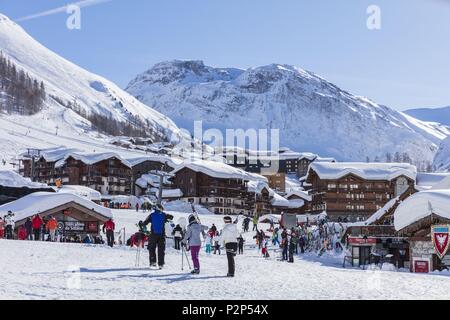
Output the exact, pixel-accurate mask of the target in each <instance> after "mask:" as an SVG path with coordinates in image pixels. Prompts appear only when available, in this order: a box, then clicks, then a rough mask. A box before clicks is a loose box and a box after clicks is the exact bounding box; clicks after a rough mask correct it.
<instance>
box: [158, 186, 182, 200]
mask: <svg viewBox="0 0 450 320" xmlns="http://www.w3.org/2000/svg"><path fill="white" fill-rule="evenodd" d="M152 191H154V192H155V193H156V194H158V191H159V189H157V188H152ZM162 197H163V199H170V198H181V197H183V191H181V190H180V189H163V191H162Z"/></svg>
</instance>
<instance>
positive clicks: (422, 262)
mask: <svg viewBox="0 0 450 320" xmlns="http://www.w3.org/2000/svg"><path fill="white" fill-rule="evenodd" d="M413 266H414V270H413V271H414V272H415V273H428V272H430V259H421V258H413Z"/></svg>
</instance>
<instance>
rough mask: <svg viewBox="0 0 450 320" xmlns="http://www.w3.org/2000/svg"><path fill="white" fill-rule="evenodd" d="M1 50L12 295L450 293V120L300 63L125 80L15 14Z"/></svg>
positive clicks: (0, 185)
mask: <svg viewBox="0 0 450 320" xmlns="http://www.w3.org/2000/svg"><path fill="white" fill-rule="evenodd" d="M0 52H1V53H0V161H1V162H0V298H1V299H142V298H144V299H160V300H161V299H162V300H164V299H205V300H210V299H232V300H245V299H254V300H266V299H280V300H291V299H295V300H298V299H300V300H303V299H344V300H353V299H450V252H449V251H448V249H449V245H450V238H449V236H450V144H449V141H450V140H449V139H450V138H449V137H450V127H449V126H448V125H446V124H441V123H438V122H430V121H426V120H420V119H418V118H415V117H413V116H410V115H408V114H406V113H403V112H399V111H395V110H394V109H390V108H388V107H386V106H383V105H378V104H376V103H375V102H372V101H371V100H369V99H367V98H362V97H358V96H354V95H352V94H350V93H348V92H346V91H344V90H341V89H339V88H338V87H337V86H335V85H333V84H331V83H330V82H327V81H326V80H324V79H323V78H321V77H319V76H316V75H315V74H313V73H312V72H308V71H305V70H303V69H300V68H297V67H292V66H287V65H276V64H274V65H269V66H263V67H259V68H252V69H249V70H240V69H233V68H224V69H217V68H212V67H208V66H205V65H204V64H203V62H201V61H181V60H180V61H178V60H177V61H167V62H162V63H160V64H158V65H156V66H155V67H153V68H152V69H151V70H148V71H146V72H145V73H143V74H141V75H139V76H137V77H136V79H134V80H132V81H131V82H130V84H129V86H128V88H127V89H126V91H125V90H122V89H120V88H119V87H118V86H116V85H115V84H113V83H112V82H110V81H108V80H106V79H104V78H102V77H100V76H97V75H95V74H92V73H90V72H88V71H86V70H84V69H82V68H81V67H78V66H77V65H75V64H73V63H71V62H69V61H67V60H65V59H64V58H62V57H60V56H59V55H57V54H56V53H54V52H52V51H50V50H48V49H47V48H45V47H44V46H43V45H41V44H40V43H38V42H37V41H36V40H34V39H33V38H32V37H31V36H30V35H28V34H27V33H26V32H25V31H24V30H23V29H22V28H21V27H20V26H19V25H18V24H16V23H15V22H13V21H11V20H10V19H9V18H8V17H6V16H3V15H0ZM289 90H291V92H290V93H289V94H286V91H289ZM219 91H220V93H219ZM270 99H274V102H273V103H271V102H270ZM275 100H276V101H275ZM266 104H267V105H266ZM283 106H288V109H289V108H291V109H289V110H288V111H286V108H284V107H283ZM205 108H209V109H208V110H206V109H205ZM307 108H310V109H311V111H309V109H307ZM224 110H225V111H226V112H225V111H224ZM267 110H270V111H267ZM295 110H297V111H295ZM307 110H308V111H307ZM291 113H292V115H291ZM324 114H332V116H330V117H328V116H325V115H324ZM302 117H303V118H302ZM333 117H334V118H333ZM180 119H181V120H184V123H188V122H193V121H194V120H203V121H205V122H207V123H208V124H214V125H216V123H218V124H217V125H218V128H220V129H224V128H223V127H220V123H222V124H223V123H226V122H227V123H231V124H232V125H233V126H237V127H236V128H243V129H244V130H242V131H244V132H245V130H247V129H249V128H250V127H249V125H250V124H251V125H253V126H256V128H269V127H270V128H272V127H276V126H277V125H278V126H279V127H280V128H283V129H280V143H279V147H278V148H276V149H271V150H269V151H267V150H268V149H269V148H267V149H264V148H259V147H258V146H256V148H253V147H251V146H248V145H243V146H237V145H236V144H235V143H233V144H228V145H222V146H218V145H212V144H208V143H207V140H209V141H211V140H212V139H210V138H211V137H209V138H208V137H205V136H206V135H205V134H204V135H203V136H202V137H200V138H197V137H195V138H194V136H191V134H190V133H189V132H186V131H185V130H182V129H181V123H183V122H180V121H181V120H180ZM333 119H336V121H334V120H333ZM280 121H285V122H283V123H284V124H283V123H281V122H280ZM277 122H278V123H277ZM269 123H270V125H269ZM272 125H273V126H272ZM211 127H213V126H212V125H211V126H210V128H211ZM246 138H251V137H248V136H246V137H244V141H245V139H246ZM366 138H367V139H366ZM233 142H234V141H233Z"/></svg>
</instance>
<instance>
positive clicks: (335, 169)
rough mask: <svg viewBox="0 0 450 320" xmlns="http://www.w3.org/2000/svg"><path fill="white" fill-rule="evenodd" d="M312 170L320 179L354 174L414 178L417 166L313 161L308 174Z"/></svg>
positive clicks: (373, 177) (381, 177) (374, 177)
mask: <svg viewBox="0 0 450 320" xmlns="http://www.w3.org/2000/svg"><path fill="white" fill-rule="evenodd" d="M311 170H313V171H314V172H316V173H317V175H318V176H319V177H320V178H321V179H330V180H334V179H339V178H342V177H344V176H346V175H348V174H354V175H356V176H358V177H361V178H363V179H367V180H388V181H390V180H393V179H395V178H397V177H399V176H406V177H408V178H410V179H412V180H414V181H415V180H416V175H417V168H416V167H415V166H413V165H410V164H407V163H378V162H377V163H365V162H313V163H311V165H310V167H309V169H308V176H309V174H310V172H311Z"/></svg>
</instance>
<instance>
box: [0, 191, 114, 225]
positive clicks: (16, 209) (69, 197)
mask: <svg viewBox="0 0 450 320" xmlns="http://www.w3.org/2000/svg"><path fill="white" fill-rule="evenodd" d="M70 202H74V203H76V204H79V205H81V206H83V207H85V208H88V209H91V210H93V211H95V212H96V213H97V214H99V215H101V216H103V217H105V218H111V217H112V212H111V210H110V209H108V208H105V207H102V206H99V205H98V204H96V203H94V202H92V201H90V200H87V199H86V198H82V197H80V196H77V195H75V194H71V193H52V192H36V193H32V194H30V195H28V196H25V197H23V198H20V199H18V200H16V201H13V202H10V203H7V204H4V205H2V206H0V215H4V214H6V213H7V212H8V211H12V212H13V213H14V214H15V219H16V221H21V220H24V219H26V218H28V217H32V216H34V215H35V214H37V213H41V212H45V211H48V210H51V209H54V208H56V207H59V206H62V205H65V204H67V203H70Z"/></svg>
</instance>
